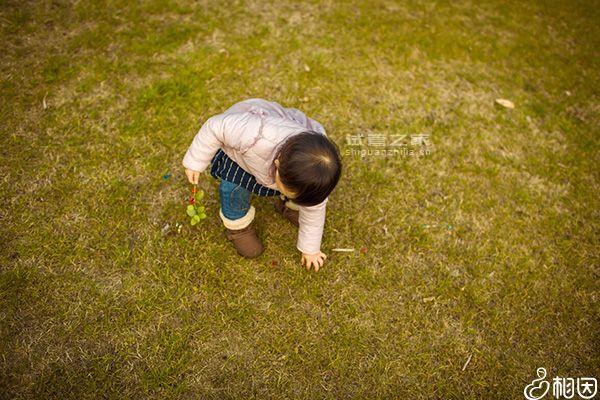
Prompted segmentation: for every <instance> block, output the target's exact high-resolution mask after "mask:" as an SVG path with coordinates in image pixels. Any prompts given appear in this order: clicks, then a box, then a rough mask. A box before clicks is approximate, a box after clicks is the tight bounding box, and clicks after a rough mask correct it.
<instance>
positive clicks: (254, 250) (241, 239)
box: [225, 225, 265, 258]
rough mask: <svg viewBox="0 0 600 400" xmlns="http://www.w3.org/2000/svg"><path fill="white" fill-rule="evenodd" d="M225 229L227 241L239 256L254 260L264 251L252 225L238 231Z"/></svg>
mask: <svg viewBox="0 0 600 400" xmlns="http://www.w3.org/2000/svg"><path fill="white" fill-rule="evenodd" d="M225 229H226V232H225V234H226V235H227V239H229V240H230V241H231V242H232V243H233V245H234V246H235V249H236V250H237V252H238V254H239V255H241V256H243V257H246V258H255V257H258V256H260V255H261V254H262V253H263V251H264V250H265V248H264V246H263V244H262V242H261V241H260V238H259V237H258V235H257V234H256V231H255V230H254V227H253V226H252V225H248V226H247V227H245V228H243V229H238V230H233V229H227V228H225Z"/></svg>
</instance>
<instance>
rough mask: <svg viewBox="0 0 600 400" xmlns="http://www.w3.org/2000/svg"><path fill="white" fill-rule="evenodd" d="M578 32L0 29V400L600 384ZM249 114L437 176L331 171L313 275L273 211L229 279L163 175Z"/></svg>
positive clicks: (538, 6) (376, 167)
mask: <svg viewBox="0 0 600 400" xmlns="http://www.w3.org/2000/svg"><path fill="white" fill-rule="evenodd" d="M598 10H599V8H598V4H597V3H595V2H592V1H566V0H565V1H540V2H517V1H510V2H501V1H483V2H481V1H474V0H465V1H458V2H454V1H442V2H436V3H432V2H421V1H408V2H402V3H394V2H392V1H369V2H336V1H324V2H287V1H283V2H269V3H263V2H258V1H254V0H250V1H237V2H225V1H222V2H221V1H210V2H208V1H199V2H191V1H189V2H185V1H145V2H134V1H116V0H115V1H104V2H101V1H93V2H92V1H79V2H67V1H44V2H17V1H4V2H2V5H1V6H0V27H1V34H0V35H1V40H2V58H1V59H0V68H1V72H2V74H1V76H0V92H1V97H0V99H1V100H0V101H1V109H0V127H1V131H0V159H1V162H0V176H1V178H0V201H1V202H2V206H1V208H0V226H1V229H0V398H7V399H30V398H31V399H46V398H56V399H84V398H136V399H138V398H161V399H162V398H206V399H212V398H214V399H225V398H231V399H234V398H235V399H237V398H278V399H279V398H307V399H320V398H324V399H325V398H327V399H343V398H381V399H384V398H423V399H425V398H427V399H431V398H439V399H463V398H468V399H479V398H488V399H492V398H494V399H513V398H514V399H520V398H523V397H522V391H523V388H524V386H525V385H526V384H528V383H529V382H531V380H532V379H533V378H534V377H535V369H536V368H537V367H545V368H546V369H547V370H548V372H549V375H550V376H570V377H578V376H596V378H600V351H599V347H598V343H599V340H598V332H599V331H600V315H599V301H600V291H599V285H598V279H599V274H600V263H599V261H600V260H599V258H600V257H599V255H598V248H599V244H600V235H599V232H600V224H599V220H600V219H599V209H600V207H599V206H600V201H599V199H598V195H597V194H598V192H599V190H600V187H599V180H598V178H599V172H600V171H599V169H598V165H599V162H600V157H599V152H598V149H599V140H600V139H599V138H600V136H599V133H600V132H599V127H600V115H599V112H598V111H599V110H598V104H599V93H598V88H599V87H600V79H599V76H598V71H599V70H600V58H599V57H598V50H597V49H598V47H599V46H600V28H599V25H598V21H600V14H599V11H598ZM305 65H306V66H308V67H309V68H308V70H307V68H305ZM249 97H263V98H267V99H271V100H275V101H278V102H280V103H282V104H284V105H287V106H290V107H297V108H300V109H302V110H304V111H305V112H306V113H307V114H308V115H310V116H312V117H314V118H315V119H317V120H319V121H321V122H322V123H323V124H324V126H325V127H326V129H327V131H328V134H329V135H330V136H331V137H332V138H334V139H335V140H336V141H337V142H338V143H339V144H340V147H341V149H342V151H343V152H344V151H345V150H347V149H350V147H349V146H347V145H346V144H345V135H347V134H352V135H355V134H359V133H360V132H367V131H375V132H383V133H387V134H391V135H396V134H407V135H415V134H422V133H426V134H429V135H430V141H431V143H432V151H431V154H430V155H428V156H425V157H399V156H396V157H390V158H387V159H384V158H377V157H367V158H365V159H361V158H360V157H358V156H344V159H343V161H344V166H345V171H344V177H343V179H342V180H341V182H340V184H339V187H338V188H337V189H336V190H335V192H334V193H333V194H332V196H331V198H330V203H329V208H328V217H327V224H326V231H325V236H324V240H323V247H322V249H323V251H325V253H327V254H328V256H329V259H328V262H327V264H326V266H325V268H323V269H322V270H321V271H319V273H314V272H312V273H308V272H306V271H305V270H303V269H302V268H301V266H300V264H299V258H300V257H299V253H298V252H297V250H296V248H295V243H296V232H295V230H294V228H293V227H292V226H291V225H290V224H289V223H287V222H286V221H284V220H282V219H281V218H280V217H278V216H277V215H275V214H274V212H273V207H272V204H271V200H270V199H264V198H263V199H258V198H257V199H255V200H254V204H255V206H256V207H257V212H258V216H259V217H258V218H257V221H256V223H257V228H258V230H259V232H260V235H261V236H262V238H263V240H264V242H265V244H266V252H265V254H264V255H263V256H261V257H260V258H258V259H256V260H244V259H241V258H240V257H238V256H237V255H236V254H235V252H234V250H233V248H232V246H231V245H230V244H229V243H228V242H227V241H226V240H225V238H224V235H223V228H222V226H221V224H220V222H219V218H218V191H217V186H216V183H215V182H214V181H213V179H212V178H211V177H210V176H209V175H208V174H206V175H205V177H204V178H202V182H201V187H202V188H203V189H204V190H205V191H206V192H207V197H206V205H207V209H208V218H207V220H206V221H207V222H206V223H205V224H204V225H202V227H201V229H194V228H192V227H190V226H189V225H187V217H186V215H185V205H184V202H185V198H186V196H187V195H188V193H189V186H188V184H186V182H185V179H184V176H183V173H182V167H181V159H182V157H183V154H184V152H185V150H186V149H187V146H188V145H189V143H190V141H191V139H192V137H193V135H194V134H195V133H196V131H197V130H198V128H199V127H200V125H201V123H202V122H203V121H204V120H205V119H206V118H208V117H209V116H211V115H213V114H215V113H218V112H220V111H222V110H224V109H225V108H227V107H229V106H230V105H231V104H233V103H235V102H237V101H239V100H242V99H245V98H249ZM498 97H503V98H508V99H510V100H512V101H513V102H514V103H515V104H516V107H515V109H514V110H506V109H501V108H498V107H497V106H494V99H495V98H498ZM44 99H45V102H46V105H47V108H46V109H44V107H43V102H44ZM166 172H171V173H172V174H173V177H172V178H170V179H168V180H163V179H162V176H163V174H165V173H166ZM177 222H181V223H185V224H186V225H185V226H184V227H183V229H182V230H181V232H180V233H177V232H176V230H174V229H171V231H170V232H168V233H167V234H166V235H163V233H162V229H163V227H164V226H165V224H170V225H171V226H174V225H175V224H176V223H177ZM335 247H354V248H356V249H359V248H362V247H365V248H367V249H368V251H367V252H366V254H361V253H359V252H356V253H353V254H343V253H332V252H331V249H332V248H335ZM273 260H277V261H278V265H277V266H273V263H272V261H273ZM432 298H433V299H432ZM424 299H425V300H424ZM469 357H471V361H470V363H469V364H468V365H467V367H466V368H465V369H464V370H463V365H464V364H465V362H466V360H467V359H468V358H469Z"/></svg>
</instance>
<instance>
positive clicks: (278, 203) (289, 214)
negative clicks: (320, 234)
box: [275, 198, 300, 227]
mask: <svg viewBox="0 0 600 400" xmlns="http://www.w3.org/2000/svg"><path fill="white" fill-rule="evenodd" d="M285 203H286V202H285V201H283V200H281V198H277V199H275V210H277V212H278V213H279V214H281V215H282V216H283V217H284V218H286V219H287V220H288V221H290V222H291V223H292V224H294V225H295V226H297V227H299V226H300V223H299V222H298V219H299V218H300V213H299V212H298V211H296V210H292V209H291V208H289V207H287V206H286V205H285Z"/></svg>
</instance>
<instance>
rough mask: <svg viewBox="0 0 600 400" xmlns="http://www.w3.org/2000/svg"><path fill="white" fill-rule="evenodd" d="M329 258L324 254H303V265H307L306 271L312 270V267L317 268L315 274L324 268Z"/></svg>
mask: <svg viewBox="0 0 600 400" xmlns="http://www.w3.org/2000/svg"><path fill="white" fill-rule="evenodd" d="M326 258H327V256H326V255H325V253H323V252H321V251H320V252H318V253H317V254H305V253H302V265H306V269H307V270H310V267H312V266H313V265H314V266H315V272H317V271H318V270H319V268H320V267H322V266H323V263H324V262H325V259H326Z"/></svg>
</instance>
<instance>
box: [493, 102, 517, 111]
mask: <svg viewBox="0 0 600 400" xmlns="http://www.w3.org/2000/svg"><path fill="white" fill-rule="evenodd" d="M495 102H496V104H499V105H501V106H502V107H504V108H510V109H511V110H512V109H513V108H515V103H513V102H512V101H510V100H506V99H496V100H495Z"/></svg>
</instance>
